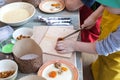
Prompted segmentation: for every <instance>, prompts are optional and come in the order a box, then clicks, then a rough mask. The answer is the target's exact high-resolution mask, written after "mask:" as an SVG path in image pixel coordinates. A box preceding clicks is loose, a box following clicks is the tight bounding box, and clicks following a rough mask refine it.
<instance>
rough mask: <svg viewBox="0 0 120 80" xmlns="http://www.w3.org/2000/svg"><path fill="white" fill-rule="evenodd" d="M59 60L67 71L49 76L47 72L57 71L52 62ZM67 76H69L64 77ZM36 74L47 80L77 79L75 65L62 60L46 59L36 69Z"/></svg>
mask: <svg viewBox="0 0 120 80" xmlns="http://www.w3.org/2000/svg"><path fill="white" fill-rule="evenodd" d="M56 62H59V63H61V66H62V67H65V68H67V71H65V72H63V73H61V74H58V73H57V75H56V77H54V78H51V77H49V76H48V74H49V72H51V71H56V72H57V71H58V69H57V68H55V67H54V63H56ZM66 75H67V76H69V77H66ZM38 76H42V77H44V78H45V79H47V80H78V71H77V69H76V67H75V66H74V65H73V64H71V63H69V62H67V61H64V60H53V61H48V62H46V63H45V64H43V66H41V67H40V69H39V71H38Z"/></svg>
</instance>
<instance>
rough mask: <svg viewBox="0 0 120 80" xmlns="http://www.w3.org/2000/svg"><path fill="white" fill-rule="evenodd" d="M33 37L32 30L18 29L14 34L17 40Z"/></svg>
mask: <svg viewBox="0 0 120 80" xmlns="http://www.w3.org/2000/svg"><path fill="white" fill-rule="evenodd" d="M32 35H33V30H32V28H18V29H16V30H15V31H14V32H13V35H12V36H13V38H14V39H15V40H16V39H17V38H19V37H20V36H21V37H22V36H23V37H25V36H26V37H31V36H32Z"/></svg>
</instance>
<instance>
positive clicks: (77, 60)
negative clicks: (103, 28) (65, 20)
mask: <svg viewBox="0 0 120 80" xmlns="http://www.w3.org/2000/svg"><path fill="white" fill-rule="evenodd" d="M37 16H43V17H70V18H71V19H72V25H73V26H74V29H78V28H79V24H80V20H79V12H78V11H75V12H68V11H66V10H63V11H61V12H59V13H55V14H47V13H43V12H41V11H40V10H39V9H36V14H35V15H34V16H33V17H32V19H31V20H30V21H29V22H28V23H26V24H24V25H22V26H19V27H16V28H20V27H31V28H32V27H34V26H40V25H45V24H43V23H41V22H38V21H36V19H37ZM14 28H15V27H14ZM44 56H48V57H52V58H51V59H47V58H44ZM43 58H44V60H43V62H46V61H48V60H52V59H54V60H55V59H61V60H68V61H70V62H72V63H73V64H74V65H75V66H76V67H77V69H78V71H79V80H83V71H82V59H81V53H80V52H76V53H74V54H73V55H72V57H71V58H63V57H57V56H52V55H47V54H43ZM25 75H28V74H22V73H20V72H19V74H18V77H17V79H19V78H21V77H23V76H25Z"/></svg>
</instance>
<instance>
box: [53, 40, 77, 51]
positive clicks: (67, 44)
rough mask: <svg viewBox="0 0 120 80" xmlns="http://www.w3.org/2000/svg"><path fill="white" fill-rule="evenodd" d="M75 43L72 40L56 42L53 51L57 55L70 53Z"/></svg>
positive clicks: (73, 49)
mask: <svg viewBox="0 0 120 80" xmlns="http://www.w3.org/2000/svg"><path fill="white" fill-rule="evenodd" d="M74 46H75V41H72V40H62V41H58V42H57V44H56V47H55V49H56V50H57V52H58V53H71V52H74V51H75V47H74Z"/></svg>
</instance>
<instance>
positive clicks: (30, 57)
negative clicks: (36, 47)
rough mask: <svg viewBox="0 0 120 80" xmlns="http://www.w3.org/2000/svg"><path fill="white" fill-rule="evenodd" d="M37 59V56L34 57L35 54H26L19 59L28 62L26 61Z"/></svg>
mask: <svg viewBox="0 0 120 80" xmlns="http://www.w3.org/2000/svg"><path fill="white" fill-rule="evenodd" d="M37 57H38V55H36V54H27V55H24V56H22V57H20V59H23V60H28V59H35V58H37Z"/></svg>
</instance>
